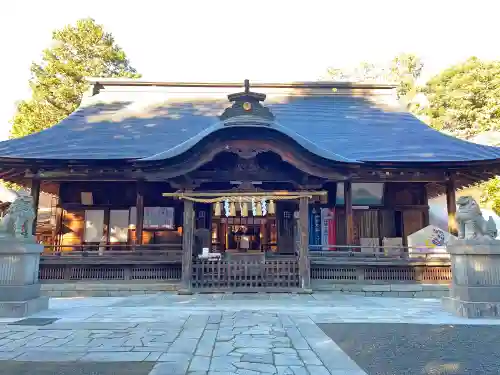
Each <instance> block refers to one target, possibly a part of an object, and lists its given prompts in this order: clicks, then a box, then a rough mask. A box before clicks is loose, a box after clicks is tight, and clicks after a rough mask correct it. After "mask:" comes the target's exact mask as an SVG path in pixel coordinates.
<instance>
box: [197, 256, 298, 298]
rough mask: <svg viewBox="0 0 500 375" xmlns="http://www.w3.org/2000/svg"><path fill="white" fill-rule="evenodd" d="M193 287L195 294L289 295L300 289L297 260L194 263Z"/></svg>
mask: <svg viewBox="0 0 500 375" xmlns="http://www.w3.org/2000/svg"><path fill="white" fill-rule="evenodd" d="M192 287H193V289H195V290H196V289H204V290H210V289H213V290H233V289H234V290H240V291H249V292H255V291H259V290H260V289H262V290H266V291H290V290H293V289H298V288H299V265H298V261H297V259H286V260H279V259H272V260H260V261H259V260H248V259H247V260H221V261H210V260H196V261H194V262H193V279H192Z"/></svg>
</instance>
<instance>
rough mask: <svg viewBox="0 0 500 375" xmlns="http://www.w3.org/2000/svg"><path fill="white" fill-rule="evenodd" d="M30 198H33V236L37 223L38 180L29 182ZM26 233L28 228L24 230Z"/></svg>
mask: <svg viewBox="0 0 500 375" xmlns="http://www.w3.org/2000/svg"><path fill="white" fill-rule="evenodd" d="M31 197H32V198H33V211H34V212H35V217H34V218H33V227H32V228H31V233H32V234H33V236H35V235H36V225H37V221H38V204H39V202H40V180H39V179H37V178H34V179H32V180H31ZM25 230H26V232H28V231H29V229H28V228H26V229H25Z"/></svg>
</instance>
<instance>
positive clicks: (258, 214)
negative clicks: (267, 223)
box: [256, 202, 262, 216]
mask: <svg viewBox="0 0 500 375" xmlns="http://www.w3.org/2000/svg"><path fill="white" fill-rule="evenodd" d="M256 206H257V207H256V211H257V212H256V214H257V216H262V205H261V204H260V202H258V203H257V204H256Z"/></svg>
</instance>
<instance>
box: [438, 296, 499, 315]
mask: <svg viewBox="0 0 500 375" xmlns="http://www.w3.org/2000/svg"><path fill="white" fill-rule="evenodd" d="M442 303H443V307H444V309H445V310H446V311H448V312H451V313H452V314H454V315H457V316H461V317H464V318H496V319H500V302H470V301H461V300H459V299H457V298H453V297H443V299H442Z"/></svg>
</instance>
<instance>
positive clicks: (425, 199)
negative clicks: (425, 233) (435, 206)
mask: <svg viewBox="0 0 500 375" xmlns="http://www.w3.org/2000/svg"><path fill="white" fill-rule="evenodd" d="M422 193H423V203H424V205H426V206H427V208H426V209H425V210H424V220H423V224H424V228H425V227H426V226H428V225H429V224H430V211H429V210H430V207H429V197H428V194H427V185H426V184H424V189H423V192H422Z"/></svg>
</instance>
